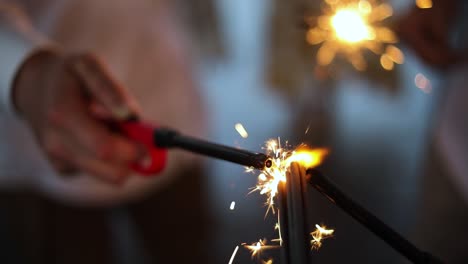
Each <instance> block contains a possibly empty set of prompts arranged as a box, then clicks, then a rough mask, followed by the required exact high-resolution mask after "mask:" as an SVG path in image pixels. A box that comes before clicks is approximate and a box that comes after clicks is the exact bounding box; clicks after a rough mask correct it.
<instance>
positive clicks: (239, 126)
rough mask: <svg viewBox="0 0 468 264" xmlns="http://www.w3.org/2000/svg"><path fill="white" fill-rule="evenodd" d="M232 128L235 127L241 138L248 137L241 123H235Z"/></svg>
mask: <svg viewBox="0 0 468 264" xmlns="http://www.w3.org/2000/svg"><path fill="white" fill-rule="evenodd" d="M234 128H235V129H236V131H237V133H239V135H240V136H241V137H242V138H248V137H249V133H247V130H245V128H244V126H243V125H242V124H241V123H237V124H236V125H235V126H234Z"/></svg>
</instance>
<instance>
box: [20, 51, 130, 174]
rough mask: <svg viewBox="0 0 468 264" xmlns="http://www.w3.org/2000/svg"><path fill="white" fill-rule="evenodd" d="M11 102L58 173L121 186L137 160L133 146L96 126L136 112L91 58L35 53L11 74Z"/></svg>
mask: <svg viewBox="0 0 468 264" xmlns="http://www.w3.org/2000/svg"><path fill="white" fill-rule="evenodd" d="M13 100H14V103H15V105H16V107H17V110H18V112H19V113H20V115H22V116H23V118H24V119H25V120H26V121H27V122H28V123H29V125H30V127H31V128H32V130H33V132H34V133H35V135H36V136H37V139H38V141H39V145H40V147H41V148H42V149H43V150H44V151H45V153H46V155H47V157H48V158H49V160H50V161H51V163H52V164H53V165H54V167H55V168H56V169H57V170H59V171H64V170H65V169H67V168H68V169H69V168H73V169H75V170H79V171H83V172H86V173H88V174H90V175H93V176H95V177H97V178H99V179H102V180H104V181H107V182H110V183H121V182H122V181H124V180H125V179H126V178H127V176H128V175H129V173H130V171H129V164H130V163H132V162H134V161H136V160H137V159H138V158H139V153H138V152H139V151H138V146H136V145H135V144H134V143H133V142H131V141H129V140H128V139H126V138H125V137H123V136H121V135H119V134H117V133H113V132H112V131H110V130H109V128H108V127H107V126H106V124H105V123H104V122H102V121H100V120H99V117H102V116H103V115H104V116H106V117H109V116H110V117H112V118H114V119H123V118H125V116H126V115H129V114H130V113H132V112H134V111H136V107H135V103H134V102H133V100H132V98H131V96H130V95H129V94H128V93H127V92H126V91H125V90H124V89H123V88H122V87H121V86H119V85H118V84H117V83H116V82H115V81H114V80H112V79H111V77H110V76H109V74H108V73H107V72H106V70H105V68H104V67H103V65H102V64H101V63H100V62H99V61H98V59H97V58H96V57H95V56H93V55H89V54H86V55H81V56H74V57H70V56H62V55H60V54H58V52H52V51H47V50H42V51H38V52H36V53H35V54H33V55H32V56H30V57H29V58H28V59H27V60H26V61H25V63H24V64H23V66H22V67H21V68H20V70H19V71H18V73H17V76H16V80H15V84H14V87H13Z"/></svg>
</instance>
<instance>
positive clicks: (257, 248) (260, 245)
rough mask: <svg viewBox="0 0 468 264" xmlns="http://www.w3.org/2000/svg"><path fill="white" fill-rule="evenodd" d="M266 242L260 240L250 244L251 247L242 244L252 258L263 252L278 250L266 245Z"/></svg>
mask: <svg viewBox="0 0 468 264" xmlns="http://www.w3.org/2000/svg"><path fill="white" fill-rule="evenodd" d="M267 242H268V240H266V239H260V240H258V242H255V243H252V244H251V245H247V244H243V245H244V247H245V248H247V249H248V250H250V252H251V254H252V258H253V257H255V256H260V254H261V252H262V251H263V250H268V249H274V248H278V246H273V245H267Z"/></svg>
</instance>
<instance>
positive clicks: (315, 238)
mask: <svg viewBox="0 0 468 264" xmlns="http://www.w3.org/2000/svg"><path fill="white" fill-rule="evenodd" d="M315 228H316V229H315V231H314V232H312V233H310V235H311V236H312V240H311V241H310V244H311V246H312V249H316V250H318V249H319V248H320V247H321V246H322V240H323V239H326V238H329V237H331V236H332V235H333V232H335V230H333V229H327V228H326V227H325V226H320V225H315Z"/></svg>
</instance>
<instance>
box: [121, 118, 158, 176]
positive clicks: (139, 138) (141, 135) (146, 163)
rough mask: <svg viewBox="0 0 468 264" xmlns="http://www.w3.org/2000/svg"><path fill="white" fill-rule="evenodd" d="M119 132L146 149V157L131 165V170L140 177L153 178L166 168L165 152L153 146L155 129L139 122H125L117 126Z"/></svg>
mask: <svg viewBox="0 0 468 264" xmlns="http://www.w3.org/2000/svg"><path fill="white" fill-rule="evenodd" d="M119 127H120V130H122V132H123V133H124V134H125V135H126V136H127V137H129V138H130V139H132V140H134V141H136V142H138V143H140V144H141V145H143V146H144V147H145V148H146V151H147V153H148V157H147V158H145V159H143V160H141V161H138V162H136V163H134V164H132V165H131V167H132V169H133V170H134V171H135V172H137V173H139V174H141V175H142V176H146V177H151V176H155V175H157V174H158V173H160V172H161V171H163V170H164V168H165V167H166V162H167V150H166V149H163V148H158V147H156V146H155V144H154V130H155V128H156V127H154V126H152V125H149V124H146V123H142V122H140V121H126V122H122V123H120V124H119Z"/></svg>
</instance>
